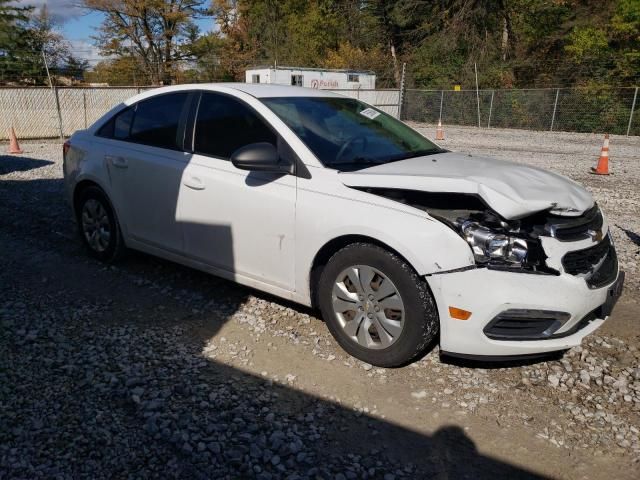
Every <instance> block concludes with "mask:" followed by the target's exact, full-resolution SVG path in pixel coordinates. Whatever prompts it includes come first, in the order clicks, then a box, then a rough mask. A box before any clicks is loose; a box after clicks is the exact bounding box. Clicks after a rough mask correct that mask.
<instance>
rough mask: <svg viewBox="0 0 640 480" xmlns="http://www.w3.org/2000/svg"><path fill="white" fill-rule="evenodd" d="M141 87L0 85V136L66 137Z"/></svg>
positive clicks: (135, 92)
mask: <svg viewBox="0 0 640 480" xmlns="http://www.w3.org/2000/svg"><path fill="white" fill-rule="evenodd" d="M142 90H144V88H143V87H122V88H121V87H90V88H60V87H55V88H53V89H52V88H46V87H42V88H39V87H28V88H8V87H7V88H0V139H2V140H6V139H7V138H8V130H9V128H10V127H13V128H15V131H16V135H17V136H18V138H20V139H23V138H24V139H26V138H53V137H60V135H61V133H62V135H63V136H65V137H68V136H70V135H71V134H72V133H73V132H75V131H76V130H81V129H84V128H87V127H88V126H90V125H91V124H92V123H93V122H95V121H96V120H97V119H98V118H100V117H101V116H102V115H104V114H105V113H106V112H108V111H109V110H110V109H112V108H113V107H114V106H116V105H117V104H119V103H121V102H123V101H125V100H126V99H128V98H130V97H132V96H134V95H136V94H137V93H139V92H141V91H142Z"/></svg>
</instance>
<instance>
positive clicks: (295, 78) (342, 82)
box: [245, 67, 376, 90]
mask: <svg viewBox="0 0 640 480" xmlns="http://www.w3.org/2000/svg"><path fill="white" fill-rule="evenodd" d="M245 81H246V83H274V84H277V85H295V86H298V87H307V88H316V89H324V90H340V89H348V90H355V89H364V90H373V89H375V88H376V75H375V73H373V72H367V71H360V70H328V69H321V68H303V67H256V68H251V69H249V70H247V71H246V72H245Z"/></svg>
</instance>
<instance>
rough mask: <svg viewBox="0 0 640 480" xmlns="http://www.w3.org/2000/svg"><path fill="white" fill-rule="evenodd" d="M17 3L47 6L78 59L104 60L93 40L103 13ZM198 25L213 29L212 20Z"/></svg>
mask: <svg viewBox="0 0 640 480" xmlns="http://www.w3.org/2000/svg"><path fill="white" fill-rule="evenodd" d="M15 3H17V4H20V5H23V6H26V5H31V6H34V7H36V9H38V8H40V7H42V5H44V4H46V5H47V8H48V10H49V14H50V15H51V17H52V18H53V19H54V20H55V21H56V23H57V24H58V26H59V31H60V33H62V35H64V37H65V38H66V39H67V40H69V42H70V43H71V45H72V47H73V53H74V54H75V56H76V57H79V58H84V59H87V60H89V63H90V64H91V65H93V64H95V63H96V62H98V61H99V60H100V59H101V58H102V56H101V55H100V52H99V50H98V49H97V48H96V47H95V45H93V40H92V39H91V36H92V35H95V34H96V32H97V29H98V27H99V26H100V23H101V22H102V18H103V15H102V14H101V13H98V12H89V11H87V10H86V9H83V8H81V7H80V6H79V4H80V2H79V1H78V0H16V2H15ZM196 24H197V25H198V26H199V27H200V30H202V31H203V32H207V31H210V30H212V27H213V25H212V24H213V22H212V20H211V18H207V19H197V20H196Z"/></svg>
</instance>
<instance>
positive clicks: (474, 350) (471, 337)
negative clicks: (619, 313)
mask: <svg viewBox="0 0 640 480" xmlns="http://www.w3.org/2000/svg"><path fill="white" fill-rule="evenodd" d="M623 280H624V273H623V272H619V271H618V272H617V274H616V276H615V281H613V282H611V283H609V284H607V285H604V286H602V287H601V288H589V286H588V285H587V283H586V282H585V280H584V278H581V277H578V276H573V275H568V274H566V273H563V274H561V275H558V276H554V275H538V274H528V273H521V272H505V271H496V270H489V269H486V268H475V269H471V270H466V271H459V272H450V273H443V274H438V275H433V276H429V277H427V282H428V283H429V286H430V287H431V290H432V292H433V294H434V297H435V300H436V304H437V307H438V312H439V313H440V349H441V350H442V351H443V353H451V354H454V355H456V354H458V355H459V356H487V357H501V356H504V357H505V358H507V357H510V358H512V357H514V356H527V355H534V354H540V353H545V352H554V351H558V350H566V349H568V348H571V347H575V346H577V345H580V343H581V341H582V339H583V338H584V337H585V336H587V335H589V334H590V333H592V332H593V331H595V330H596V329H598V328H599V327H600V326H601V325H602V324H603V323H604V321H605V320H606V318H607V316H608V315H609V314H610V313H611V309H612V308H613V305H614V304H615V301H616V300H617V299H618V297H619V296H620V293H621V289H622V282H623ZM614 287H615V288H614ZM450 306H453V307H457V308H461V309H464V310H467V311H469V312H472V313H471V316H470V318H469V319H468V320H456V319H453V318H451V317H450V316H449V307H450ZM514 309H517V310H543V311H560V312H566V313H568V314H569V317H568V319H567V320H566V321H564V323H563V324H562V326H561V327H560V328H557V329H556V330H554V332H553V334H552V335H551V336H550V337H548V338H542V339H536V340H531V339H523V340H509V339H493V338H489V336H487V334H486V333H485V327H486V326H487V325H488V324H489V323H490V322H492V321H493V320H494V319H495V318H496V317H497V316H498V315H499V314H500V313H501V312H505V311H508V310H514Z"/></svg>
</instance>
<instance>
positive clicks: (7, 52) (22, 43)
mask: <svg viewBox="0 0 640 480" xmlns="http://www.w3.org/2000/svg"><path fill="white" fill-rule="evenodd" d="M32 10H33V8H31V7H16V6H15V5H14V4H13V2H12V1H11V0H0V82H3V83H8V82H20V81H22V80H23V75H22V68H23V67H24V61H25V55H26V54H27V53H28V48H29V46H28V43H27V28H26V24H27V21H28V18H29V14H30V13H31V11H32Z"/></svg>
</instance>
